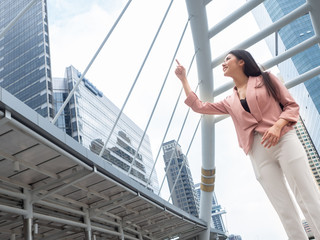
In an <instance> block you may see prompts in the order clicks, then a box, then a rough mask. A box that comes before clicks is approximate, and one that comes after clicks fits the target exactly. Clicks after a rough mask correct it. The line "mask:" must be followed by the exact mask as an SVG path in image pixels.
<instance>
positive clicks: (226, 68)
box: [222, 53, 244, 77]
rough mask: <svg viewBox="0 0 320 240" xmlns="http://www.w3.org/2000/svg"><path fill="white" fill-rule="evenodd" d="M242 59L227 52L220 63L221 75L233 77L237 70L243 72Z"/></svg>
mask: <svg viewBox="0 0 320 240" xmlns="http://www.w3.org/2000/svg"><path fill="white" fill-rule="evenodd" d="M243 66H244V61H243V60H239V59H237V58H236V56H234V55H233V54H230V53H229V54H228V55H227V56H226V58H225V59H224V62H223V63H222V71H223V75H224V76H226V77H233V76H235V75H236V74H237V73H239V71H242V72H243Z"/></svg>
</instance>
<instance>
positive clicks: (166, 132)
mask: <svg viewBox="0 0 320 240" xmlns="http://www.w3.org/2000/svg"><path fill="white" fill-rule="evenodd" d="M197 52H198V51H196V52H195V53H194V54H193V57H192V59H191V62H190V64H189V68H188V71H187V76H188V75H189V72H190V69H191V66H192V65H193V61H194V59H195V56H196V54H197ZM182 91H183V88H182V87H181V89H180V93H179V95H178V98H177V101H176V104H175V106H174V108H173V111H172V114H171V117H170V120H169V123H168V125H167V129H166V131H165V133H164V135H163V138H162V141H161V144H160V146H159V149H158V153H157V156H156V159H155V162H154V164H153V167H152V170H151V173H150V175H149V178H148V182H147V185H146V188H147V187H148V186H149V183H150V179H151V176H152V174H153V171H154V169H155V166H156V164H157V161H158V158H159V156H160V152H161V148H162V145H163V143H164V141H165V139H166V137H167V134H168V131H169V128H170V126H171V122H172V119H173V116H174V114H175V112H176V109H177V106H178V103H179V101H180V98H181V94H182Z"/></svg>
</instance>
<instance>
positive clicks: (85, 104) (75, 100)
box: [53, 66, 159, 192]
mask: <svg viewBox="0 0 320 240" xmlns="http://www.w3.org/2000/svg"><path fill="white" fill-rule="evenodd" d="M80 76H81V74H80V72H79V71H78V70H77V69H75V68H74V67H73V66H70V67H68V68H66V72H65V77H64V78H54V79H53V91H54V105H55V108H56V109H57V110H59V109H60V107H61V105H62V104H63V102H64V100H65V99H66V98H67V96H68V94H69V92H70V91H71V90H72V89H73V87H74V85H75V84H76V82H77V80H78V79H79V78H80ZM119 112H120V109H119V108H118V107H116V106H115V105H114V104H113V103H112V102H111V101H110V100H109V99H108V98H107V97H106V96H104V95H103V93H102V92H101V91H99V90H98V89H97V88H96V87H95V86H94V85H93V84H92V83H91V82H90V81H89V80H88V79H86V78H84V79H83V80H82V81H81V83H80V84H79V86H78V88H77V90H76V91H75V93H74V96H73V97H72V98H71V99H70V102H69V103H68V104H67V106H66V108H65V109H64V111H63V112H62V114H61V115H60V116H59V118H58V119H57V121H56V125H57V126H58V127H59V128H61V129H63V130H64V131H65V132H66V133H67V134H69V135H70V136H71V137H73V138H74V139H75V140H77V141H78V142H80V143H81V144H82V145H83V146H85V147H86V148H88V149H90V150H91V151H93V152H95V153H97V154H99V153H100V151H101V149H102V148H103V146H104V144H105V142H106V140H107V139H108V137H109V133H110V132H111V129H112V127H113V124H114V123H115V121H116V118H117V116H118V114H119ZM142 135H143V131H142V129H141V128H139V127H138V126H137V125H136V124H135V123H134V122H133V121H132V120H131V119H130V118H129V117H127V116H126V115H125V114H124V113H122V114H121V117H120V119H119V121H118V124H117V126H116V127H115V130H114V131H113V134H112V135H111V137H110V140H109V142H108V144H107V146H106V148H105V150H104V152H103V154H102V157H103V158H105V159H106V160H107V161H108V162H109V163H111V164H112V165H113V166H115V167H117V168H118V169H119V170H121V171H123V172H125V173H127V172H128V171H129V169H130V165H131V163H132V162H133V159H134V158H135V159H134V164H133V166H132V168H131V173H130V177H132V178H133V179H134V180H136V181H137V182H139V183H141V184H142V185H144V186H145V185H147V181H148V178H149V176H150V173H151V170H152V167H153V164H154V161H153V156H152V152H151V145H150V142H149V137H148V135H145V137H144V140H143V142H142V145H141V147H140V149H139V152H138V154H136V150H137V148H138V146H139V143H140V141H141V138H142ZM135 155H136V157H134V156H135ZM149 188H150V189H151V190H153V191H155V192H157V191H158V190H159V184H158V179H157V174H156V172H155V171H154V173H153V174H152V177H151V179H150V184H149Z"/></svg>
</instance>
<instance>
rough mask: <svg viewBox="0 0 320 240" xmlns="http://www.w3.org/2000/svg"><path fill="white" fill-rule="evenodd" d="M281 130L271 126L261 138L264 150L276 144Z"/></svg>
mask: <svg viewBox="0 0 320 240" xmlns="http://www.w3.org/2000/svg"><path fill="white" fill-rule="evenodd" d="M280 133H281V128H280V127H278V126H276V125H273V126H272V127H271V128H269V129H268V130H267V131H266V132H265V133H264V134H263V136H262V140H261V144H264V147H265V148H270V147H272V146H275V145H277V144H278V142H279V139H280Z"/></svg>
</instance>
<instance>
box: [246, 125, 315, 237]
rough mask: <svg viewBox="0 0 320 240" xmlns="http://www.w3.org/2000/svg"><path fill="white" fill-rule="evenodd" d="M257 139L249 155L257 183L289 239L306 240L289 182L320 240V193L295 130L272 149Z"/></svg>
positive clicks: (258, 136) (256, 137) (258, 135)
mask: <svg viewBox="0 0 320 240" xmlns="http://www.w3.org/2000/svg"><path fill="white" fill-rule="evenodd" d="M261 138H262V136H261V135H260V134H258V133H256V134H255V136H254V142H253V146H252V150H251V151H250V153H249V156H250V159H251V161H252V166H253V169H254V172H255V175H256V178H257V180H258V181H259V182H260V184H261V186H262V187H263V189H264V190H265V192H266V194H267V196H268V198H269V200H270V202H271V204H272V205H273V207H274V208H275V210H276V212H277V213H278V215H279V217H280V219H281V222H282V224H283V227H284V229H285V231H286V233H287V235H288V237H289V239H290V240H307V239H308V237H307V235H306V233H305V231H304V229H303V226H302V223H301V220H300V217H299V214H298V211H297V209H296V207H295V206H296V205H294V203H293V201H292V198H291V195H290V193H289V191H288V188H287V184H286V181H285V179H286V180H287V182H288V184H289V186H290V188H291V190H292V192H293V195H294V197H295V198H296V201H297V203H298V205H299V207H300V208H301V211H302V213H303V214H304V217H305V219H306V220H307V222H308V223H309V226H310V227H311V230H312V232H313V234H314V237H315V238H316V240H320V192H319V189H318V187H317V185H316V183H315V179H314V178H313V176H312V173H311V170H310V167H309V165H308V159H307V155H306V153H305V150H304V148H303V146H302V144H301V142H300V140H299V139H298V137H297V135H296V132H295V130H291V131H289V132H287V133H286V134H285V135H284V136H282V137H281V138H280V141H279V143H278V144H277V145H276V146H273V147H271V148H265V147H264V146H263V145H262V144H261Z"/></svg>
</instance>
